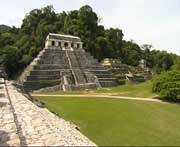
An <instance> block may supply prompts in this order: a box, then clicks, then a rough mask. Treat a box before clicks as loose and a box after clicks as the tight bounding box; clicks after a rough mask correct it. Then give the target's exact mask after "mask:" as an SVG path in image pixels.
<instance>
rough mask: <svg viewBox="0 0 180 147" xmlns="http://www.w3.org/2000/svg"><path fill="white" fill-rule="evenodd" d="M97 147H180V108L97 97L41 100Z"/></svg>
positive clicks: (174, 105) (43, 98)
mask: <svg viewBox="0 0 180 147" xmlns="http://www.w3.org/2000/svg"><path fill="white" fill-rule="evenodd" d="M39 99H41V100H42V101H44V102H45V103H46V106H47V108H48V109H49V110H51V111H53V112H56V113H58V115H59V116H60V117H62V118H64V119H65V120H68V121H71V122H73V123H74V124H76V125H78V126H79V127H80V131H81V132H82V133H83V134H85V135H86V136H87V137H88V138H90V139H91V140H92V141H94V142H95V143H96V144H97V145H101V146H112V145H123V146H125V145H131V146H135V145H136V146H140V145H141V146H147V145H148V146H150V145H151V146H155V145H156V146H158V145H161V146H167V145H169V146H174V145H180V139H179V138H180V106H179V105H176V104H161V103H155V102H144V101H130V100H119V99H118V100H117V99H95V98H52V97H39Z"/></svg>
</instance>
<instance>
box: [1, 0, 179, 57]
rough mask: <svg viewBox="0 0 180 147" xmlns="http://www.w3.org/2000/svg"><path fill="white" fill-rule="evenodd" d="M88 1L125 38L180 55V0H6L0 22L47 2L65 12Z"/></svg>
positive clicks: (18, 20)
mask: <svg viewBox="0 0 180 147" xmlns="http://www.w3.org/2000/svg"><path fill="white" fill-rule="evenodd" d="M85 4H88V5H90V6H91V7H92V8H93V9H94V11H95V12H96V13H97V14H98V16H100V17H101V18H102V24H103V25H104V26H105V27H106V28H109V27H118V28H120V29H122V30H123V33H124V35H125V36H124V38H125V39H126V40H130V39H133V40H134V41H135V42H137V43H138V44H140V45H142V44H145V43H146V44H152V45H153V46H154V47H155V48H156V49H160V50H167V51H168V52H173V53H178V54H179V55H180V0H3V1H1V4H0V24H7V25H10V26H12V25H15V26H20V25H21V22H22V19H23V18H24V16H25V15H26V14H27V13H28V12H29V11H31V10H32V9H35V8H41V7H44V6H47V5H53V6H54V8H55V10H56V12H62V11H70V10H75V9H79V8H80V7H81V6H83V5H85Z"/></svg>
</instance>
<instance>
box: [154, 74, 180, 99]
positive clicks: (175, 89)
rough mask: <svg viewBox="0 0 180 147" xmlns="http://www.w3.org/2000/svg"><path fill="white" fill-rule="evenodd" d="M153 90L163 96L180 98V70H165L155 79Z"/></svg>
mask: <svg viewBox="0 0 180 147" xmlns="http://www.w3.org/2000/svg"><path fill="white" fill-rule="evenodd" d="M153 92H156V93H159V94H160V95H161V96H162V97H163V98H168V99H171V100H177V99H180V71H169V72H163V73H162V74H160V75H159V76H158V77H157V78H155V79H154V81H153Z"/></svg>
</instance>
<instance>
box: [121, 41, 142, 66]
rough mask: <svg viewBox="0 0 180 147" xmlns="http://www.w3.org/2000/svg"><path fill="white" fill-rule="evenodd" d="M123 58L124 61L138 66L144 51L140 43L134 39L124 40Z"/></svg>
mask: <svg viewBox="0 0 180 147" xmlns="http://www.w3.org/2000/svg"><path fill="white" fill-rule="evenodd" d="M121 58H122V62H123V63H125V64H128V65H132V66H137V65H138V64H139V61H140V60H141V59H142V51H141V49H140V47H139V45H138V44H136V43H134V42H132V41H123V45H122V56H121Z"/></svg>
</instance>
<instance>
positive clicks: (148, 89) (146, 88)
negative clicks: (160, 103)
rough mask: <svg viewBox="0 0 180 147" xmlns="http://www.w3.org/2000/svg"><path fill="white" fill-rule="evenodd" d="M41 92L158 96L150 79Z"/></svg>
mask: <svg viewBox="0 0 180 147" xmlns="http://www.w3.org/2000/svg"><path fill="white" fill-rule="evenodd" d="M41 94H105V95H111V96H127V97H142V98H152V97H155V96H157V95H156V94H154V93H152V82H151V81H148V82H145V83H141V84H127V85H122V86H117V87H112V88H102V89H99V90H84V91H72V92H62V91H61V92H60V91H57V92H44V93H41Z"/></svg>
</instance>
